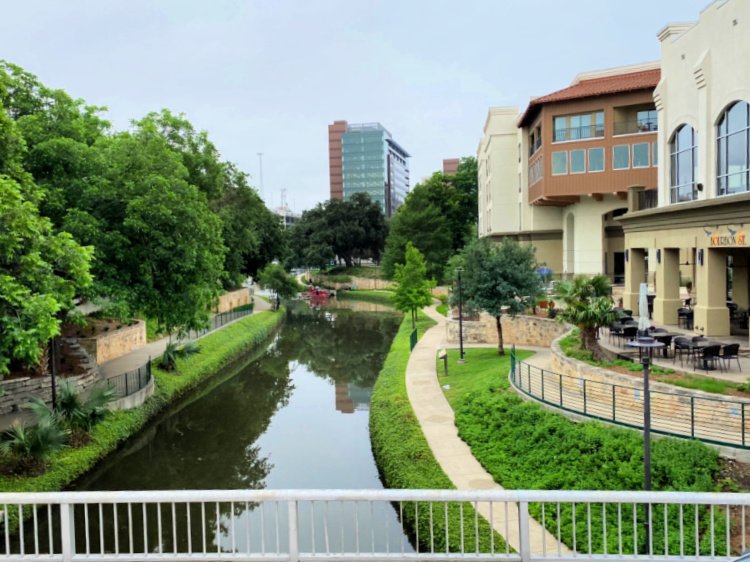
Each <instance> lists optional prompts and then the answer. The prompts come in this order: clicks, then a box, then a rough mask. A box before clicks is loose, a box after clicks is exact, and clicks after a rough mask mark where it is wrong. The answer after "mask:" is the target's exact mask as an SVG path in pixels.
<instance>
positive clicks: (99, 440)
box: [0, 309, 284, 526]
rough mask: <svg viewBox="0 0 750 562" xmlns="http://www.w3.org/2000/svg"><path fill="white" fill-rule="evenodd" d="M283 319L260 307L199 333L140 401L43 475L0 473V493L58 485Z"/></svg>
mask: <svg viewBox="0 0 750 562" xmlns="http://www.w3.org/2000/svg"><path fill="white" fill-rule="evenodd" d="M283 318H284V312H283V309H282V311H281V312H277V313H274V312H261V313H259V314H255V315H252V316H248V317H246V318H243V319H241V320H238V321H236V322H235V323H233V324H232V325H230V326H227V327H225V328H223V329H221V330H218V331H216V332H215V333H213V334H209V335H207V336H206V337H204V338H202V339H201V340H200V342H201V348H202V351H201V352H200V353H199V354H197V355H192V356H190V357H189V358H187V359H179V360H178V361H177V371H176V372H173V373H168V372H166V371H162V370H160V369H158V368H154V369H153V375H154V379H155V384H156V390H155V392H154V395H153V396H151V397H150V398H149V399H148V400H146V402H145V403H144V404H143V405H142V406H140V407H138V408H133V409H132V410H121V411H116V412H112V413H110V414H109V415H108V416H107V417H106V418H105V419H104V420H103V421H102V422H101V423H99V424H98V425H96V426H95V427H94V428H93V430H92V432H91V437H92V439H91V442H90V443H89V444H87V445H85V446H83V447H81V448H77V449H73V448H67V449H64V450H62V451H60V452H59V453H56V454H54V455H52V456H51V458H50V463H49V468H48V469H47V471H46V472H45V473H44V474H41V475H39V476H2V477H0V492H49V491H57V490H62V489H63V488H65V487H66V486H67V485H69V484H70V483H72V482H73V481H75V480H76V479H77V478H80V477H81V476H82V475H83V474H85V473H86V472H88V471H89V470H90V469H91V468H93V467H94V465H95V464H96V463H97V462H99V461H100V460H102V459H103V458H104V457H106V456H107V455H108V454H109V453H111V452H113V451H114V450H116V449H117V448H118V446H119V445H121V444H122V443H123V442H124V441H125V440H126V439H128V438H129V437H131V436H132V435H134V434H135V433H136V432H138V431H139V430H140V429H141V428H142V427H143V426H144V425H145V424H146V422H147V421H148V420H149V419H151V418H152V417H154V416H155V415H156V414H157V413H159V412H160V411H161V410H163V409H164V408H165V407H166V406H168V405H169V404H170V403H171V402H173V401H174V400H176V399H177V398H179V397H180V396H182V395H184V394H186V393H187V392H188V391H190V390H192V389H194V388H196V387H197V386H198V385H200V384H201V383H202V382H203V381H204V380H206V379H207V378H209V377H210V376H211V375H213V374H215V373H216V372H217V371H219V370H220V369H221V368H222V367H223V366H225V365H227V364H229V363H230V362H231V361H232V360H234V359H235V358H236V357H238V356H239V355H240V354H242V353H243V352H245V351H246V350H247V349H250V348H252V347H253V346H256V345H258V344H260V343H261V342H262V341H263V340H264V339H266V338H267V337H268V336H269V335H270V334H271V332H272V331H273V330H274V329H275V328H276V327H277V326H278V325H279V324H280V323H281V321H282V320H283ZM154 363H157V361H154ZM13 516H14V514H13V513H10V514H9V519H10V521H11V526H13V525H14V517H13Z"/></svg>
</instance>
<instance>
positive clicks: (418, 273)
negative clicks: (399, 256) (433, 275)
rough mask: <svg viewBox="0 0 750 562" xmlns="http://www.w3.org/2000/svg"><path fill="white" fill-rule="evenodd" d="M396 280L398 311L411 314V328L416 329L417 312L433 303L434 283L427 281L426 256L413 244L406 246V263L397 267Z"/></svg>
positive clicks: (395, 302) (394, 300) (395, 301)
mask: <svg viewBox="0 0 750 562" xmlns="http://www.w3.org/2000/svg"><path fill="white" fill-rule="evenodd" d="M394 278H395V280H396V282H397V283H398V287H397V288H396V295H395V296H394V298H393V302H394V304H395V305H396V308H397V309H398V310H401V311H402V312H407V311H409V312H410V313H411V326H412V328H416V325H417V311H418V310H419V309H420V308H423V307H425V306H428V305H429V304H430V303H432V292H431V291H430V289H431V288H432V286H433V283H431V282H430V280H429V279H427V266H426V264H425V261H424V256H423V255H422V254H421V253H420V251H419V250H417V249H416V248H415V247H414V245H413V244H412V243H411V242H409V243H407V244H406V256H405V263H404V264H397V265H396V274H395V275H394Z"/></svg>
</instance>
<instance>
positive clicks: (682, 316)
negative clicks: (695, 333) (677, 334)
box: [677, 308, 693, 330]
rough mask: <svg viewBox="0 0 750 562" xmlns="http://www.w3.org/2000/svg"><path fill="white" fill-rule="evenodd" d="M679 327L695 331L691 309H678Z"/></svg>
mask: <svg viewBox="0 0 750 562" xmlns="http://www.w3.org/2000/svg"><path fill="white" fill-rule="evenodd" d="M677 325H678V326H679V327H680V328H685V329H686V330H692V329H693V311H692V310H691V309H689V308H678V309H677Z"/></svg>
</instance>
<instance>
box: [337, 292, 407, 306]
mask: <svg viewBox="0 0 750 562" xmlns="http://www.w3.org/2000/svg"><path fill="white" fill-rule="evenodd" d="M336 298H337V299H342V300H348V299H352V300H359V301H366V302H372V303H375V304H384V305H386V306H393V291H375V290H372V291H338V292H337V293H336Z"/></svg>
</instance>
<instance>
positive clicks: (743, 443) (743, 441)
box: [742, 402, 745, 447]
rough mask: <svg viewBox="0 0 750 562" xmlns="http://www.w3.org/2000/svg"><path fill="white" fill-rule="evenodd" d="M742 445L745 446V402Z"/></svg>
mask: <svg viewBox="0 0 750 562" xmlns="http://www.w3.org/2000/svg"><path fill="white" fill-rule="evenodd" d="M742 446H743V447H744V446H745V403H744V402H743V403H742Z"/></svg>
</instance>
